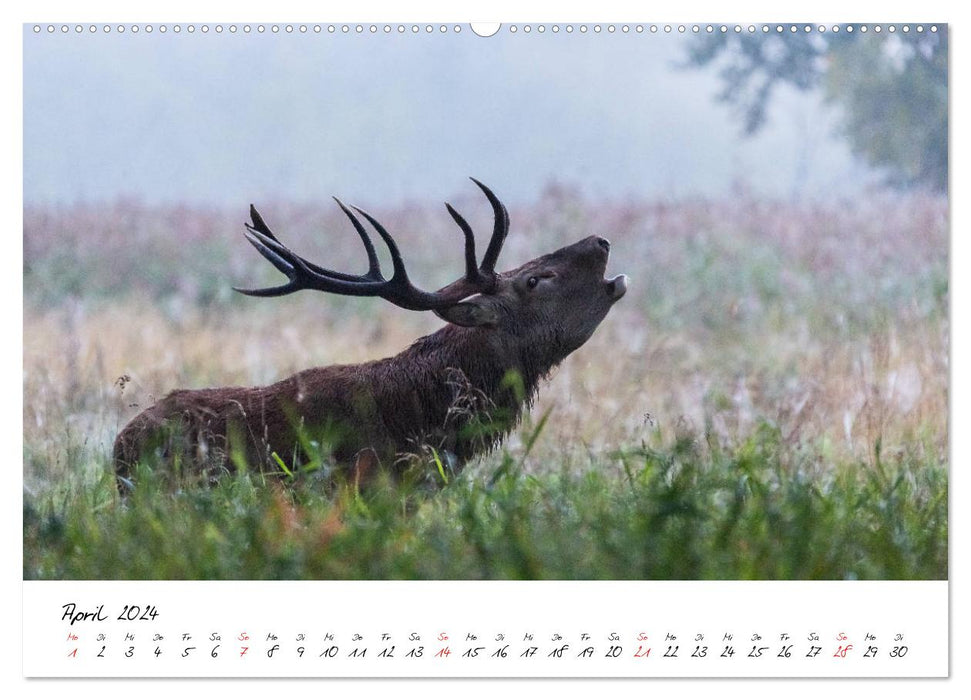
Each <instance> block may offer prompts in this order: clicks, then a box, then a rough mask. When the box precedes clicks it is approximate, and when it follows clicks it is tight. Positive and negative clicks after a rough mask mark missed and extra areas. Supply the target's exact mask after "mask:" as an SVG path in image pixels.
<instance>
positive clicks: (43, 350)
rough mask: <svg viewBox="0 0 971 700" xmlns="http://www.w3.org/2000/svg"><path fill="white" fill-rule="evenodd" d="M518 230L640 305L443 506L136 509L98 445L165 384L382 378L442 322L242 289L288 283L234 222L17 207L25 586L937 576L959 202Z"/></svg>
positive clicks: (152, 493) (557, 205)
mask: <svg viewBox="0 0 971 700" xmlns="http://www.w3.org/2000/svg"><path fill="white" fill-rule="evenodd" d="M457 201H458V202H459V203H461V208H462V209H463V210H467V211H469V213H470V218H471V219H472V220H473V222H474V223H476V222H478V226H477V228H482V230H487V229H488V226H487V225H486V224H485V222H486V221H487V220H488V213H487V212H486V211H484V209H481V208H477V207H480V204H479V203H478V202H475V201H468V202H465V203H462V202H461V199H459V200H457ZM365 204H366V203H365ZM263 211H264V213H265V214H266V215H267V219H268V221H269V223H270V225H271V226H272V227H273V228H274V229H275V230H276V231H277V232H278V233H279V234H280V235H281V236H282V238H283V240H284V241H286V242H287V243H288V244H292V245H293V246H294V247H295V248H296V249H298V250H300V251H301V252H304V253H305V254H306V255H307V256H308V257H310V258H311V259H320V260H321V261H325V262H326V263H327V264H328V266H331V267H335V268H338V269H348V270H357V269H358V268H360V266H361V265H362V264H363V263H362V262H361V260H362V255H363V251H361V250H360V249H359V245H360V242H359V240H358V239H357V237H356V236H355V235H354V233H353V231H351V230H349V227H348V225H347V223H346V221H341V219H340V216H339V212H334V211H331V209H330V208H325V207H316V206H313V207H311V206H296V205H293V204H280V205H274V204H273V203H269V204H267V205H265V206H264V207H263ZM242 213H245V212H242ZM377 213H378V216H379V218H380V219H381V220H382V221H384V222H385V223H386V224H387V225H388V227H389V229H390V230H391V231H392V232H393V233H394V234H395V236H396V238H397V239H398V240H399V241H400V242H401V244H402V247H403V249H404V250H405V252H406V256H407V257H408V264H409V269H410V270H412V269H413V270H414V271H415V272H414V277H415V278H416V279H417V280H420V283H421V284H423V285H426V286H428V287H433V286H435V285H436V284H439V283H445V282H448V281H450V279H451V278H453V277H454V276H456V275H457V274H458V272H457V271H458V270H461V269H462V260H461V255H462V253H461V246H460V245H458V244H459V243H460V236H457V234H456V231H454V230H453V227H452V226H450V225H449V220H448V218H447V217H446V216H444V215H443V214H442V213H439V212H438V211H437V210H434V209H430V208H425V207H420V206H409V207H403V208H401V209H398V210H390V211H380V210H379V211H378V212H377ZM511 215H512V219H513V233H512V234H511V235H510V238H509V240H508V243H507V245H506V249H505V250H504V251H503V256H502V260H501V261H500V264H504V265H507V266H510V267H511V266H513V265H515V264H518V263H519V262H521V261H524V260H526V259H528V258H530V257H534V256H535V255H538V254H540V253H542V252H545V251H548V250H550V249H552V248H554V247H557V246H560V245H564V244H567V243H570V242H573V241H574V240H577V239H578V238H580V237H582V236H585V235H589V234H591V233H597V234H601V235H606V236H607V237H609V238H610V239H611V241H612V243H613V251H614V254H613V258H614V259H613V260H612V261H611V264H610V269H611V274H613V273H618V272H625V273H627V274H628V275H629V276H630V278H631V287H630V291H629V293H628V295H627V297H625V298H624V300H622V301H621V302H620V303H619V304H618V305H617V306H616V307H615V308H614V309H613V310H612V311H611V313H610V315H609V316H608V318H607V319H606V321H605V322H604V323H603V324H602V326H601V327H600V329H598V331H597V332H596V333H595V334H594V336H593V338H592V339H591V340H590V341H589V342H588V343H587V344H586V345H585V346H584V347H583V348H581V349H580V350H578V351H577V352H576V353H574V355H572V356H571V357H570V358H568V359H567V360H566V362H565V363H564V364H563V365H562V366H561V367H560V369H559V370H558V371H557V372H556V373H555V375H554V376H553V378H552V380H551V382H550V383H549V385H548V386H545V387H544V388H542V389H541V391H540V396H539V401H538V402H537V405H536V406H535V408H534V410H533V419H532V422H528V423H527V425H525V426H524V428H523V429H522V431H521V432H518V433H516V434H514V435H513V436H512V437H511V439H510V440H508V441H507V442H506V444H505V446H504V448H503V450H502V451H500V452H497V453H495V454H493V455H491V456H488V457H485V458H483V459H481V460H479V461H477V462H475V463H473V464H472V465H470V467H469V468H468V469H467V470H466V471H464V472H462V473H461V474H459V475H450V474H447V473H445V472H442V473H438V470H437V469H434V468H433V473H431V474H430V475H429V477H428V479H429V480H430V481H432V482H436V481H437V483H438V484H439V487H438V488H437V489H434V490H428V489H426V488H422V487H418V486H408V485H404V484H400V483H399V484H393V483H390V482H389V483H387V484H379V485H378V486H377V487H373V488H369V489H367V490H366V491H365V492H362V493H358V492H355V491H354V489H352V488H350V487H347V486H344V487H341V486H340V485H333V484H331V483H330V482H329V481H327V480H324V479H320V478H312V477H306V478H301V479H297V480H295V481H292V480H288V479H283V480H281V479H278V478H275V477H265V476H263V475H260V474H255V473H252V472H250V473H245V474H240V475H236V476H233V477H230V478H227V479H225V480H224V481H223V482H222V483H220V484H219V485H217V486H216V487H213V488H195V487H191V488H190V487H185V488H182V489H172V488H170V487H166V486H165V485H164V484H163V480H162V479H156V478H153V477H152V476H151V475H148V476H147V478H145V479H143V481H142V483H141V484H140V485H139V488H138V489H137V490H136V492H135V493H134V494H132V496H131V497H130V498H128V499H127V500H126V501H121V500H120V499H119V497H118V495H117V493H116V490H115V487H114V483H113V479H112V477H111V474H110V471H111V469H110V465H109V463H108V453H109V451H110V445H111V441H112V439H113V437H114V434H115V433H116V432H117V430H118V429H119V428H120V427H121V425H123V424H124V422H125V421H126V420H127V419H129V418H130V417H131V416H133V415H134V414H135V413H136V412H137V411H138V410H141V409H142V408H144V407H146V406H147V405H149V404H150V403H151V402H152V401H153V400H155V399H156V398H158V397H159V396H161V395H164V393H166V392H167V391H170V390H171V389H174V388H177V387H201V386H213V385H230V384H262V383H267V382H270V381H275V380H276V379H279V378H282V377H283V376H286V375H287V374H289V373H291V372H294V371H296V370H298V369H303V368H306V367H309V366H314V365H324V364H330V363H335V362H357V361H363V360H367V359H373V358H376V357H381V356H386V355H389V354H393V353H396V352H398V351H400V350H401V349H403V348H404V347H405V346H406V345H407V344H408V343H410V342H411V341H412V340H414V339H415V338H416V337H418V336H419V335H421V334H423V333H427V332H430V331H431V330H434V328H436V327H437V326H438V322H436V321H435V320H434V319H433V318H429V317H427V316H430V315H422V314H411V313H408V312H405V311H402V310H400V309H395V308H390V307H388V306H387V305H382V304H381V303H380V302H379V301H377V300H356V299H346V298H337V297H330V296H324V295H313V294H303V295H297V296H294V297H288V298H286V299H281V300H252V299H246V298H242V297H238V296H234V295H233V294H232V293H231V292H230V291H229V289H230V286H231V285H232V284H245V285H253V286H255V285H258V284H261V283H264V282H270V281H271V279H272V275H273V274H275V273H273V271H272V270H269V269H268V268H269V266H268V265H266V264H265V263H264V262H263V261H262V260H261V259H260V258H259V256H257V255H255V254H253V253H252V251H251V250H250V249H249V248H248V246H247V245H246V244H245V241H243V240H242V238H241V236H239V226H237V225H236V224H237V223H238V222H239V221H240V217H241V212H219V211H200V210H190V209H183V208H166V209H156V208H150V207H144V206H141V205H138V204H136V203H130V202H128V203H125V202H121V203H116V204H114V205H112V206H110V207H106V208H96V207H93V206H76V207H68V208H63V209H28V210H27V211H26V212H25V234H24V235H25V241H24V242H25V246H24V249H25V260H24V265H25V273H24V279H25V283H24V284H25V290H24V291H25V302H24V303H25V309H24V487H25V495H24V536H25V548H24V549H25V555H24V557H25V558H24V575H25V576H27V577H32V578H33V577H40V578H49V577H79V578H87V577H94V578H99V577H109V578H124V577H134V578H167V577H172V578H183V577H185V578H209V577H213V578H280V577H352V578H358V577H359V578H381V577H393V578H411V577H427V578H466V577H475V578H478V577H494V578H502V577H542V578H601V577H602V578H851V577H858V578H941V577H946V575H947V559H946V551H947V469H948V434H947V418H948V373H949V369H948V367H949V356H948V344H949V342H948V334H949V325H948V231H947V204H946V201H945V200H943V199H940V198H935V197H930V196H926V195H921V194H909V195H895V196H889V195H884V194H880V193H877V194H874V195H873V196H872V197H870V198H869V199H865V200H861V201H857V202H852V203H840V204H838V205H830V206H822V205H816V204H802V205H793V204H791V203H779V202H765V201H760V200H754V199H751V198H748V197H745V196H740V197H739V198H738V199H736V200H735V201H732V202H709V201H698V202H654V203H644V202H614V203H607V204H603V203H593V202H588V201H585V200H584V198H583V197H582V196H581V195H580V194H579V193H577V192H573V191H570V190H568V189H564V188H562V187H551V188H550V190H549V191H548V192H547V193H546V195H544V197H543V198H541V199H540V200H539V201H537V202H535V203H533V204H532V205H530V206H524V207H520V208H514V209H513V211H512V212H511ZM321 231H325V232H326V233H321ZM321 239H324V240H326V247H325V245H324V244H323V243H322V242H321ZM322 250H326V255H324V254H323V253H321V251H322ZM442 251H445V253H444V257H446V258H447V259H446V260H444V261H443V260H442V257H443V255H442ZM448 251H452V252H451V253H449V252H448ZM449 255H452V257H451V258H448V256H449ZM541 418H545V420H543V421H541ZM538 427H542V430H538V429H537V428H538ZM443 476H446V477H448V478H447V481H448V483H447V484H445V483H443V482H444V481H445V479H443V478H442V477H443Z"/></svg>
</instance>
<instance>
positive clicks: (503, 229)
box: [469, 177, 509, 275]
mask: <svg viewBox="0 0 971 700" xmlns="http://www.w3.org/2000/svg"><path fill="white" fill-rule="evenodd" d="M469 179H470V180H472V182H474V183H475V184H476V185H478V186H479V189H480V190H482V192H483V193H484V194H485V196H486V198H487V199H488V200H489V204H491V205H492V213H493V215H494V216H495V225H494V226H493V228H492V238H491V239H490V240H489V247H488V248H486V252H485V255H483V256H482V264H481V265H479V270H481V271H482V272H484V273H485V274H487V275H491V274H493V273H494V272H495V270H496V261H497V260H498V259H499V252H500V251H501V250H502V244H503V243H504V242H505V240H506V234H507V233H509V213H508V212H507V211H506V207H505V206H504V205H503V203H502V202H500V201H499V198H498V197H496V195H495V194H493V192H492V190H490V189H489V188H488V187H486V186H485V185H483V184H482V183H481V182H479V181H478V180H476V179H475V178H474V177H470V178H469Z"/></svg>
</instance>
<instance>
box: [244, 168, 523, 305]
mask: <svg viewBox="0 0 971 700" xmlns="http://www.w3.org/2000/svg"><path fill="white" fill-rule="evenodd" d="M469 179H471V180H472V182H474V183H475V184H476V185H478V186H479V189H481V190H482V192H483V193H485V196H486V198H487V199H488V200H489V203H490V204H491V205H492V211H493V214H494V216H495V225H494V226H493V229H492V238H491V239H490V241H489V247H488V248H487V249H486V252H485V255H484V256H483V257H482V263H481V264H480V265H477V264H476V255H475V236H474V234H473V233H472V227H471V226H469V224H468V222H466V220H465V219H464V218H462V216H461V215H460V214H459V213H458V212H457V211H455V209H454V208H452V205H451V204H449V203H448V202H446V203H445V207H446V208H447V209H448V213H449V214H451V216H452V218H453V219H454V220H455V223H456V224H458V226H459V228H460V229H462V233H463V234H465V276H464V277H461V278H459V279H457V280H456V281H455V282H452V283H451V284H449V285H446V286H445V287H442V288H441V289H439V290H438V291H436V292H426V291H423V290H421V289H418V288H417V287H415V286H414V285H413V284H412V283H411V281H410V280H409V279H408V273H407V272H406V270H405V264H404V261H403V260H402V258H401V253H400V252H399V250H398V246H397V244H396V243H395V241H394V239H393V238H392V237H391V234H390V233H388V232H387V230H386V229H385V228H384V227H383V226H382V225H381V224H380V223H378V221H377V220H375V218H374V217H373V216H371V215H370V214H368V213H367V212H366V211H364V210H362V209H358V208H357V207H354V210H355V211H357V213H358V214H360V215H361V216H363V217H364V218H365V219H367V220H368V222H369V223H370V224H371V226H372V227H374V230H375V231H377V232H378V235H379V236H381V238H382V240H384V243H385V245H386V246H387V247H388V251H389V252H390V253H391V263H392V266H393V268H394V271H393V273H392V275H391V279H386V278H385V277H384V275H383V273H382V272H381V265H380V263H379V261H378V255H377V252H376V251H375V250H374V244H373V243H372V241H371V237H370V236H369V235H368V233H367V231H366V230H365V228H364V225H363V224H362V223H361V221H360V219H358V218H357V217H356V216H355V215H354V212H352V211H351V210H350V209H348V208H347V207H346V206H344V203H343V202H341V201H340V200H339V199H337V198H336V197H335V198H334V201H336V202H337V204H338V206H339V207H340V208H341V210H342V211H343V212H344V214H346V215H347V218H348V219H350V221H351V224H352V225H353V226H354V229H355V230H356V231H357V233H358V235H359V236H360V237H361V241H362V242H363V243H364V250H365V251H366V253H367V258H368V271H367V272H366V273H364V274H363V275H349V274H346V273H343V272H336V271H334V270H328V269H327V268H325V267H321V266H319V265H316V264H314V263H312V262H309V261H308V260H305V259H304V258H302V257H300V256H299V255H297V254H296V253H294V252H293V251H292V250H290V249H289V248H287V247H286V246H285V245H283V243H281V242H280V240H279V239H278V238H277V237H276V236H275V235H273V233H272V232H271V231H270V228H269V227H268V226H267V225H266V222H264V221H263V217H261V216H260V214H259V212H258V211H256V208H255V207H254V206H253V205H250V218H251V219H252V224H246V225H245V226H246V233H245V235H246V240H248V241H249V242H250V243H251V244H253V247H254V248H256V249H257V250H258V251H259V252H260V254H261V255H262V256H263V257H264V258H266V259H267V260H269V261H270V262H271V263H272V264H273V266H274V267H276V269H278V270H279V271H280V272H282V273H283V274H284V275H286V276H287V277H288V278H289V280H290V281H289V282H288V283H287V284H284V285H280V286H279V287H268V288H263V289H239V288H237V287H234V289H236V291H237V292H242V293H243V294H248V295H250V296H257V297H278V296H283V295H285V294H292V293H293V292H296V291H299V290H301V289H315V290H317V291H321V292H331V293H333V294H343V295H347V296H358V297H381V298H382V299H385V300H387V301H390V302H391V303H392V304H395V305H397V306H400V307H402V308H405V309H411V310H412V311H433V310H438V309H443V308H446V307H449V306H452V305H454V304H457V303H458V302H460V301H461V300H462V299H465V298H466V297H468V296H471V295H472V294H480V293H481V294H490V293H492V292H494V291H495V288H496V283H497V276H496V272H495V265H496V260H497V259H498V257H499V252H500V251H501V250H502V244H503V242H504V241H505V239H506V234H507V233H508V232H509V213H508V212H507V211H506V207H505V206H503V204H502V202H500V201H499V199H498V197H496V195H495V194H493V192H492V190H490V189H489V188H488V187H486V186H485V185H483V184H482V183H481V182H479V181H478V180H476V179H475V178H474V177H473V178H469Z"/></svg>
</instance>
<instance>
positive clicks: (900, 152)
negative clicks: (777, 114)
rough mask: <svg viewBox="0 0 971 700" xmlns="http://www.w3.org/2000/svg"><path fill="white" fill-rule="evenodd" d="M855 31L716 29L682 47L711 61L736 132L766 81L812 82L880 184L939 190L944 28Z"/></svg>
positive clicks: (762, 115)
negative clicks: (736, 120) (881, 178)
mask: <svg viewBox="0 0 971 700" xmlns="http://www.w3.org/2000/svg"><path fill="white" fill-rule="evenodd" d="M930 26H931V25H927V26H925V27H923V31H921V32H918V31H916V27H914V26H911V27H910V31H908V32H906V33H905V32H903V31H901V28H899V27H898V28H897V31H896V32H894V33H889V32H886V31H885V32H881V33H879V34H877V33H874V32H873V31H872V27H871V28H870V31H868V32H866V33H864V32H862V31H860V29H861V27H860V26H853V27H852V28H851V27H848V26H847V27H841V31H839V32H832V31H829V32H825V33H823V32H818V31H811V32H804V31H802V28H801V27H800V28H799V31H796V32H792V31H790V30H789V28H788V27H786V28H785V31H784V32H781V33H780V32H775V31H773V32H772V33H771V34H769V35H765V34H763V33H755V34H750V33H748V32H742V33H738V34H736V33H731V32H729V33H724V34H722V33H716V34H711V35H704V36H701V37H699V38H698V40H697V41H696V42H695V43H693V44H692V45H691V47H690V49H689V62H690V65H692V66H696V67H701V66H707V65H710V64H711V65H716V66H718V69H719V75H720V77H721V80H722V83H723V88H722V90H721V92H720V93H719V95H718V99H720V100H722V101H724V102H727V103H729V104H731V105H733V106H734V107H735V109H736V111H737V113H738V115H739V117H740V118H741V120H742V127H743V132H744V133H745V134H754V133H755V132H757V131H758V130H759V128H760V127H761V126H762V125H763V124H764V123H765V120H766V111H767V107H768V104H769V101H770V99H771V97H772V93H773V90H775V88H776V87H778V86H779V85H783V84H787V85H790V86H792V87H795V88H797V89H799V90H809V89H812V88H817V87H818V88H821V89H822V90H823V94H824V95H825V97H826V99H827V100H828V101H829V102H831V103H833V104H836V105H838V106H839V107H840V108H841V113H842V114H841V128H842V131H843V134H844V135H845V136H846V137H847V139H848V140H849V143H850V145H851V147H852V148H853V150H854V152H855V153H857V154H858V155H860V156H862V157H863V158H864V159H865V160H866V161H867V162H869V163H870V164H871V165H873V166H875V167H877V168H879V169H880V170H882V171H883V172H884V173H885V175H886V180H887V182H888V183H889V184H891V185H894V186H900V187H907V186H914V185H921V186H926V187H930V188H932V189H935V190H939V191H946V190H947V164H948V158H947V47H948V29H947V26H946V25H937V26H936V31H931V30H930Z"/></svg>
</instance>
